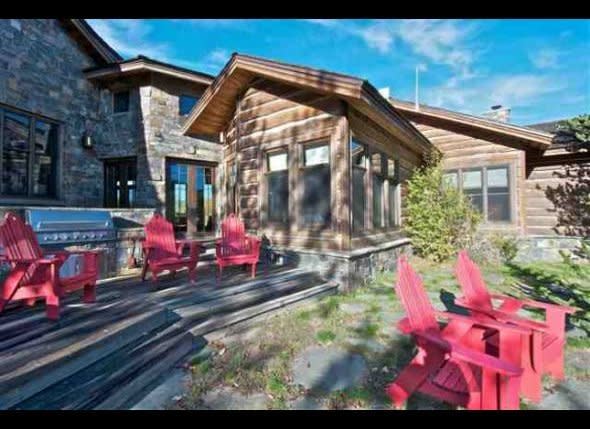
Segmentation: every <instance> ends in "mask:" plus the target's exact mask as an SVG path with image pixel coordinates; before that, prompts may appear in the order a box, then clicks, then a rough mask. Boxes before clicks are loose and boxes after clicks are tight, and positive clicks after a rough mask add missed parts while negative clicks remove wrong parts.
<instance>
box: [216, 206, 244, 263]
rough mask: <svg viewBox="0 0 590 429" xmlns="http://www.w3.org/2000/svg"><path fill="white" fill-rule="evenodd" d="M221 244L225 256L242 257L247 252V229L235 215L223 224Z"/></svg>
mask: <svg viewBox="0 0 590 429" xmlns="http://www.w3.org/2000/svg"><path fill="white" fill-rule="evenodd" d="M221 242H222V244H223V246H222V249H223V250H222V251H223V253H224V256H231V255H242V254H244V253H247V252H246V229H245V228H244V222H242V221H241V220H240V219H239V218H238V217H237V216H236V215H235V214H234V213H231V214H230V215H228V216H227V217H226V218H225V219H224V220H223V222H222V223H221Z"/></svg>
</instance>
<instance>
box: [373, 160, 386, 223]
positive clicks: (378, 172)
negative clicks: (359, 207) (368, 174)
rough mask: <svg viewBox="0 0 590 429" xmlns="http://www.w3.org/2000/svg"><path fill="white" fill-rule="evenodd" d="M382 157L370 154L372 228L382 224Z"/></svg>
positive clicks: (383, 176)
mask: <svg viewBox="0 0 590 429" xmlns="http://www.w3.org/2000/svg"><path fill="white" fill-rule="evenodd" d="M383 159H384V157H383V156H382V155H381V154H380V153H373V154H372V155H371V171H372V173H373V228H382V227H383V226H384V225H383V220H384V219H383V185H384V183H385V175H384V171H383V170H384V166H383Z"/></svg>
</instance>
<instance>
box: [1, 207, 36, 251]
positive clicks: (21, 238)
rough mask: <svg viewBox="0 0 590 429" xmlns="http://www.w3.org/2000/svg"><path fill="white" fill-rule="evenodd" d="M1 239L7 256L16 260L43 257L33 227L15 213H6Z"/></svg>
mask: <svg viewBox="0 0 590 429" xmlns="http://www.w3.org/2000/svg"><path fill="white" fill-rule="evenodd" d="M0 241H2V246H3V247H4V253H5V254H6V256H7V257H8V258H9V259H12V260H14V261H22V260H37V259H40V258H42V257H43V251H42V250H41V247H40V246H39V242H38V241H37V237H36V236H35V233H34V232H33V229H32V228H31V227H30V226H29V225H26V224H25V223H24V222H23V220H22V219H21V218H20V217H18V216H17V215H15V214H14V213H10V212H9V213H6V215H4V220H3V221H2V222H1V223H0Z"/></svg>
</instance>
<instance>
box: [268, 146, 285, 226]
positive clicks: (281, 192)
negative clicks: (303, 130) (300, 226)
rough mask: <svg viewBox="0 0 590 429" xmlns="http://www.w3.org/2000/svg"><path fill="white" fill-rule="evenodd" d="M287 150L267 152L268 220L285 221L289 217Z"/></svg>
mask: <svg viewBox="0 0 590 429" xmlns="http://www.w3.org/2000/svg"><path fill="white" fill-rule="evenodd" d="M287 160H288V158H287V152H275V153H269V154H267V162H268V164H267V171H268V173H267V175H266V178H267V181H268V182H267V189H268V220H269V221H270V222H280V223H287V222H288V219H289V167H288V162H287Z"/></svg>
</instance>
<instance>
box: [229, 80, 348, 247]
mask: <svg viewBox="0 0 590 429" xmlns="http://www.w3.org/2000/svg"><path fill="white" fill-rule="evenodd" d="M344 113H345V108H344V103H343V102H341V101H340V100H337V99H335V98H333V97H329V96H326V95H323V94H316V93H312V92H310V91H305V90H301V89H297V88H293V87H290V86H288V85H284V84H281V83H277V82H270V81H267V80H264V79H259V80H257V81H255V82H254V83H253V84H252V86H250V87H249V88H248V89H247V90H246V91H245V92H244V94H243V95H242V97H241V98H240V99H238V102H237V103H236V109H235V112H234V114H233V116H232V119H231V121H230V122H229V124H228V127H227V129H226V131H225V133H224V135H225V139H226V140H225V141H226V150H225V153H224V156H225V158H226V161H227V160H231V159H233V158H234V157H235V159H236V162H237V165H238V169H237V185H238V189H239V192H238V193H239V196H238V200H239V202H238V207H239V214H240V216H241V217H242V218H243V219H244V223H245V225H246V228H248V229H249V230H251V231H252V232H256V233H259V234H263V235H266V236H267V237H269V238H270V239H271V241H272V242H273V243H274V244H275V245H282V246H290V247H311V248H326V249H344V248H346V247H347V246H348V243H347V240H346V238H343V236H342V234H341V232H342V231H343V230H346V229H347V220H346V219H345V216H343V212H344V210H345V207H347V205H348V202H347V200H346V196H344V195H342V193H343V189H342V186H341V185H340V184H339V183H338V181H337V180H332V181H331V188H332V189H331V193H332V201H331V203H332V205H331V209H332V222H331V228H329V229H326V230H322V231H313V230H311V229H309V228H300V227H299V226H298V224H299V216H298V212H299V207H300V204H299V200H300V198H301V189H299V187H298V186H297V185H296V184H297V183H298V176H299V156H297V153H298V146H299V145H300V144H301V143H304V142H309V141H318V140H327V141H328V142H329V143H330V148H331V160H330V165H331V170H332V177H342V174H346V173H342V172H341V171H340V170H341V169H342V168H343V167H342V165H341V164H340V163H341V159H342V158H343V156H344V154H343V153H342V151H343V147H342V145H341V144H340V141H341V140H342V141H343V139H347V138H348V137H347V130H348V125H347V122H346V117H345V116H344ZM343 120H344V122H343ZM275 149H287V150H288V153H289V158H288V163H289V182H290V189H291V190H293V192H291V193H290V198H289V218H290V219H289V220H290V222H289V225H288V227H284V226H282V225H276V224H269V223H268V222H267V221H266V200H265V198H266V194H267V189H266V180H265V173H266V166H265V156H266V153H267V151H269V150H275Z"/></svg>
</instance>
